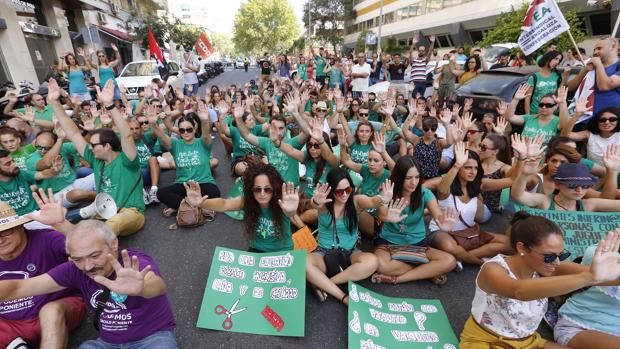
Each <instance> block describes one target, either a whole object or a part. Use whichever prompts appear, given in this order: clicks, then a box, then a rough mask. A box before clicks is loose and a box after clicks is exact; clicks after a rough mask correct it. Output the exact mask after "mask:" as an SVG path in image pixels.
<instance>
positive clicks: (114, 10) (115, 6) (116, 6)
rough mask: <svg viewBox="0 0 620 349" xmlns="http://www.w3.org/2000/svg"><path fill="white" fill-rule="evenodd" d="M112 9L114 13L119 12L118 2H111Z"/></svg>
mask: <svg viewBox="0 0 620 349" xmlns="http://www.w3.org/2000/svg"><path fill="white" fill-rule="evenodd" d="M110 11H111V12H112V13H113V14H117V13H118V5H117V4H110Z"/></svg>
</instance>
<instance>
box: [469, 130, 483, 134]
mask: <svg viewBox="0 0 620 349" xmlns="http://www.w3.org/2000/svg"><path fill="white" fill-rule="evenodd" d="M478 132H484V131H480V130H467V133H468V134H472V135H473V134H474V133H478Z"/></svg>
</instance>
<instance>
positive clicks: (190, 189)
mask: <svg viewBox="0 0 620 349" xmlns="http://www.w3.org/2000/svg"><path fill="white" fill-rule="evenodd" d="M183 186H184V187H185V192H186V193H187V195H186V196H185V202H187V203H188V204H189V205H190V206H192V207H200V204H202V201H203V200H205V199H207V198H208V197H209V195H205V196H202V193H201V192H200V185H199V184H198V183H196V182H195V181H192V180H189V181H187V183H183Z"/></svg>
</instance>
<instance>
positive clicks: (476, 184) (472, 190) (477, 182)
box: [450, 149, 484, 198]
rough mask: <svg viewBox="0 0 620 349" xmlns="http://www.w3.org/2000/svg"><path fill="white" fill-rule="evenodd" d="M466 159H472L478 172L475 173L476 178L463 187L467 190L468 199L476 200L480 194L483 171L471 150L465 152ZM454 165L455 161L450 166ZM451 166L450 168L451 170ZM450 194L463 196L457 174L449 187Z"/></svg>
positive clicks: (475, 154)
mask: <svg viewBox="0 0 620 349" xmlns="http://www.w3.org/2000/svg"><path fill="white" fill-rule="evenodd" d="M467 159H468V160H469V159H474V160H475V161H476V163H477V164H478V172H477V173H476V178H474V180H473V181H471V182H469V183H467V185H466V186H465V187H466V188H467V194H469V197H470V198H477V197H478V194H480V192H481V190H480V187H481V185H482V177H483V176H484V170H483V169H482V162H481V161H480V157H479V156H478V154H477V153H476V152H475V151H473V150H469V149H468V150H467ZM455 163H456V160H455V161H453V162H452V166H454V164H455ZM452 166H451V167H450V168H452ZM450 193H451V194H452V195H454V196H462V195H465V193H463V191H462V190H461V179H460V178H459V176H458V174H457V176H456V177H455V178H454V181H452V185H450Z"/></svg>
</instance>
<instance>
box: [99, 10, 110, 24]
mask: <svg viewBox="0 0 620 349" xmlns="http://www.w3.org/2000/svg"><path fill="white" fill-rule="evenodd" d="M97 21H98V22H99V24H106V23H108V17H107V16H106V15H105V13H103V12H99V11H97Z"/></svg>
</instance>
